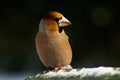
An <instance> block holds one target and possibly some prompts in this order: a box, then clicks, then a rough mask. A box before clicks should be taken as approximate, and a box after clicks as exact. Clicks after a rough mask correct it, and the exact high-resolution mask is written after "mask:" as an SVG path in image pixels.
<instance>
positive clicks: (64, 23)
mask: <svg viewBox="0 0 120 80" xmlns="http://www.w3.org/2000/svg"><path fill="white" fill-rule="evenodd" d="M58 23H59V27H64V26H68V25H70V24H71V22H70V21H69V20H68V19H66V18H65V17H64V16H63V17H62V19H60V20H59V22H58Z"/></svg>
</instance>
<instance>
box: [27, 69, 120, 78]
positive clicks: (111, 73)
mask: <svg viewBox="0 0 120 80" xmlns="http://www.w3.org/2000/svg"><path fill="white" fill-rule="evenodd" d="M26 80H120V68H113V67H96V68H79V69H63V70H59V71H50V72H48V73H46V74H37V75H35V76H30V77H29V78H27V79H26Z"/></svg>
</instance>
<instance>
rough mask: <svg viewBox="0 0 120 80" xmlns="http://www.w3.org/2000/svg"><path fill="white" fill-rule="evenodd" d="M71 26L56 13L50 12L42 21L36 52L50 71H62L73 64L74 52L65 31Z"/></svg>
mask: <svg viewBox="0 0 120 80" xmlns="http://www.w3.org/2000/svg"><path fill="white" fill-rule="evenodd" d="M70 24H71V23H70V21H69V20H67V19H66V18H65V17H64V16H63V15H62V14H61V13H59V12H56V11H52V12H48V13H47V14H45V15H44V16H43V17H42V19H41V21H40V24H39V30H38V33H37V35H36V38H35V43H36V50H37V53H38V56H39V58H40V60H41V61H42V63H43V64H44V65H45V66H46V67H47V68H49V69H55V68H60V69H61V67H64V66H68V65H69V64H70V63H71V60H72V50H71V46H70V44H69V40H68V36H67V35H66V34H65V31H64V29H63V28H64V27H65V26H68V25H70Z"/></svg>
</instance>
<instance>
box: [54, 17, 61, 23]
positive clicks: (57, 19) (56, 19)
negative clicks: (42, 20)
mask: <svg viewBox="0 0 120 80" xmlns="http://www.w3.org/2000/svg"><path fill="white" fill-rule="evenodd" d="M60 19H62V17H61V18H55V19H53V20H55V21H56V22H58V21H59V20H60Z"/></svg>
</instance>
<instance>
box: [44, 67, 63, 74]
mask: <svg viewBox="0 0 120 80" xmlns="http://www.w3.org/2000/svg"><path fill="white" fill-rule="evenodd" d="M63 68H64V66H59V67H55V68H52V67H50V66H49V67H48V68H47V69H46V70H45V71H44V72H43V74H46V73H48V72H49V71H53V70H55V71H59V70H61V69H63Z"/></svg>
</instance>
